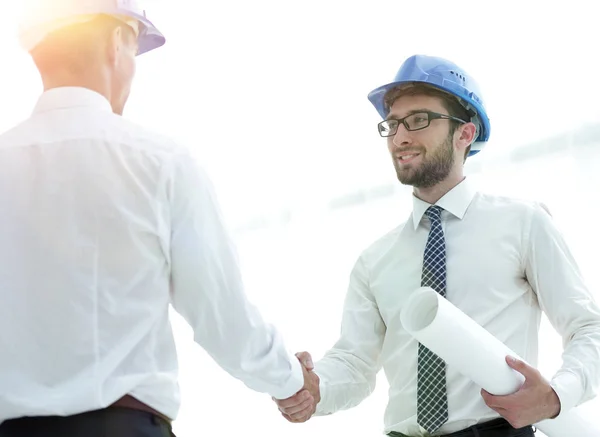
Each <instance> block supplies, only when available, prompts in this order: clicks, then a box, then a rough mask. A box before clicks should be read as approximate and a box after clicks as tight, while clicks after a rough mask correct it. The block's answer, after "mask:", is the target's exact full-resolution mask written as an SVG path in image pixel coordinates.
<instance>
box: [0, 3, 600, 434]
mask: <svg viewBox="0 0 600 437" xmlns="http://www.w3.org/2000/svg"><path fill="white" fill-rule="evenodd" d="M490 3H491V2H484V1H455V2H449V1H442V0H431V1H423V0H421V1H412V2H406V1H400V0H395V1H391V0H390V1H385V0H370V1H342V0H306V1H303V2H287V1H275V0H258V1H247V0H245V1H244V0H235V1H232V0H229V1H226V0H220V1H210V2H201V1H193V0H185V1H184V0H168V1H166V0H164V1H161V0H154V1H148V16H149V18H150V19H152V20H153V21H154V22H155V24H156V25H157V26H158V27H159V28H160V29H161V30H162V31H163V32H164V33H165V34H166V36H167V39H168V43H167V45H166V46H165V47H163V48H161V49H160V50H157V51H155V52H152V53H149V54H146V55H143V56H142V57H140V58H139V64H138V77H137V78H136V83H135V87H134V90H133V93H132V96H131V100H130V104H129V106H128V108H127V112H126V116H128V117H130V118H132V119H135V120H136V121H139V122H142V123H144V124H146V125H148V126H151V127H153V128H154V129H156V130H158V131H161V132H163V133H166V134H169V135H171V136H173V137H175V138H177V139H179V140H180V141H182V142H183V143H185V144H187V145H188V147H190V148H191V149H192V150H193V151H194V153H195V155H196V157H197V158H198V159H199V160H200V161H201V162H202V163H203V165H204V166H205V167H206V168H207V170H208V171H209V173H210V174H211V176H212V177H213V179H214V182H215V185H216V188H217V190H218V194H219V197H220V199H221V202H222V207H223V210H224V212H225V215H226V217H227V220H228V221H229V224H230V225H231V227H232V229H233V230H234V232H235V237H236V240H237V242H238V244H239V251H240V256H241V262H242V267H243V270H244V275H245V278H246V283H247V291H248V294H249V295H250V297H251V299H252V300H253V301H254V302H255V303H256V304H258V306H259V307H260V308H261V310H262V311H263V313H264V315H265V317H266V318H267V319H269V320H270V321H272V322H273V323H275V324H276V325H277V326H278V327H279V328H280V329H281V330H282V331H283V333H284V336H285V337H286V339H287V341H288V344H289V347H290V349H291V350H293V351H296V350H303V349H306V350H309V351H311V352H312V353H313V355H314V356H315V357H316V358H318V357H320V356H321V355H322V354H323V353H324V352H325V351H326V350H327V348H329V347H330V346H331V345H332V344H333V342H334V341H335V340H336V338H337V334H338V331H339V321H340V316H341V305H342V301H343V298H344V294H345V291H346V285H347V279H348V274H349V272H350V268H351V266H352V264H353V263H354V261H355V259H356V257H357V256H358V255H359V253H360V251H361V250H362V249H364V248H365V247H366V246H367V245H368V244H369V243H370V242H371V241H373V240H374V239H375V238H377V237H379V236H380V235H382V234H383V233H385V232H386V231H388V230H389V229H391V228H392V227H395V226H396V225H397V224H399V223H400V222H401V221H403V220H405V219H406V217H407V216H408V214H409V211H410V191H409V190H407V189H406V188H405V187H401V186H399V184H398V183H396V182H395V179H394V172H393V168H392V165H391V162H390V161H389V158H388V155H387V151H386V148H385V143H384V141H383V140H382V139H381V138H379V137H378V135H377V132H376V128H375V124H376V123H377V121H378V118H377V113H376V112H375V110H374V109H373V108H372V106H371V105H370V104H369V102H368V101H367V98H366V95H367V93H368V92H369V91H370V90H371V89H373V88H375V87H377V86H379V85H381V84H383V83H386V82H389V81H391V80H392V78H393V76H394V74H395V73H396V70H397V69H398V67H399V66H400V64H401V62H402V61H403V59H405V58H406V57H408V56H410V55H412V54H415V53H423V54H430V55H437V56H442V57H446V58H449V59H452V60H454V61H455V62H456V63H458V64H459V65H461V66H463V68H465V69H466V70H467V71H469V72H470V73H471V74H472V75H473V76H475V77H476V78H477V79H478V80H479V82H480V84H481V86H482V88H483V91H484V98H485V101H486V104H487V106H488V108H489V112H490V115H491V119H492V137H491V141H490V143H489V145H488V148H487V149H486V150H484V151H483V152H482V153H480V154H479V155H478V156H477V157H475V158H473V159H471V160H469V162H468V164H467V172H468V173H469V174H471V175H472V176H471V177H474V178H477V179H478V180H479V181H480V183H481V187H482V189H484V190H487V191H491V192H494V193H499V194H506V195H512V196H518V197H526V198H533V199H538V200H543V201H544V202H546V203H547V204H548V206H549V207H550V209H551V211H552V212H553V214H554V216H555V218H556V220H557V222H558V224H559V225H560V226H561V228H562V229H563V230H564V232H565V235H566V237H567V239H568V240H569V242H570V243H571V247H572V249H573V251H574V252H575V254H576V256H577V259H578V260H579V262H580V266H581V268H582V270H583V273H584V275H585V276H586V278H587V279H588V282H589V285H590V287H591V288H592V289H593V290H594V292H595V293H596V294H597V293H598V290H600V277H599V276H598V274H597V263H598V261H599V260H600V257H599V256H598V255H597V254H596V252H595V248H596V247H597V246H598V245H600V231H598V230H597V229H595V228H594V225H595V223H596V222H597V221H598V220H597V219H596V215H595V214H597V213H598V212H599V208H598V206H597V201H598V197H599V194H598V191H599V190H598V188H600V178H599V176H598V173H597V171H596V170H595V169H596V168H599V164H600V139H599V140H598V141H597V144H595V145H589V144H588V145H585V146H584V145H580V144H578V143H577V139H576V137H574V136H572V135H569V134H568V133H569V132H572V131H577V130H580V131H581V129H585V126H586V125H587V124H591V123H599V122H600V109H599V107H598V102H599V101H600V85H599V83H598V81H599V80H600V79H599V77H600V76H599V75H598V72H599V71H600V62H599V61H598V59H599V58H598V54H597V45H598V41H600V30H599V29H600V26H598V19H597V14H596V13H594V12H592V11H593V10H594V9H595V7H594V5H593V3H592V2H587V1H577V0H575V1H573V0H572V1H568V2H567V1H561V2H556V3H553V4H550V2H547V1H537V0H521V1H519V2H516V1H504V2H494V3H493V5H491V4H490ZM0 5H1V6H0V56H1V59H2V62H1V64H0V130H4V129H6V128H8V127H10V126H11V125H13V124H14V123H16V122H18V121H20V120H21V119H23V118H25V117H27V115H28V114H29V111H30V110H31V108H32V107H33V105H34V104H35V100H36V98H37V96H38V95H39V92H40V91H41V84H40V81H39V78H38V77H37V73H36V72H35V69H34V67H33V65H32V63H31V62H30V60H29V59H28V57H27V56H26V55H25V54H24V53H22V52H21V51H20V50H19V48H18V46H17V44H16V40H15V38H14V32H15V19H16V15H15V6H14V5H15V3H14V2H9V1H8V0H2V2H1V3H0ZM330 126H331V127H330ZM561 133H567V135H566V136H565V137H564V138H565V142H567V143H569V147H568V148H565V149H562V150H561V151H559V152H556V153H553V154H546V155H540V156H534V157H533V159H529V160H520V159H513V160H511V158H510V153H511V152H515V151H518V150H519V149H520V148H525V147H530V145H531V144H532V143H535V142H540V141H543V140H546V139H548V140H550V139H551V138H552V137H554V136H556V135H558V134H561ZM559 142H560V141H559ZM536 150H537V149H536ZM386 190H387V191H386ZM382 193H383V194H385V193H388V194H389V195H388V196H383V194H382ZM361 195H362V196H364V199H365V202H363V203H358V204H356V205H354V206H349V207H346V208H331V207H330V205H331V203H332V201H334V200H335V199H338V200H339V199H340V198H341V199H348V198H349V197H353V196H354V197H356V196H361ZM334 203H335V202H334ZM173 324H174V329H175V332H176V336H177V342H178V348H179V352H180V363H181V386H182V392H183V405H182V408H181V413H180V416H179V418H178V420H177V421H176V423H175V432H176V433H177V434H178V436H179V437H193V436H208V435H210V436H217V435H219V436H232V435H238V434H240V435H241V434H242V433H244V434H245V433H252V434H260V435H262V436H265V437H269V436H283V435H285V436H290V437H293V436H300V435H316V436H325V435H348V436H359V435H360V436H375V435H379V434H380V433H381V429H382V416H383V409H384V405H385V402H386V397H387V395H386V390H387V383H386V381H385V379H384V378H383V375H381V377H380V379H379V383H378V388H377V389H376V391H375V393H374V394H373V395H372V396H371V397H370V398H369V399H367V400H366V401H365V402H364V403H363V404H361V405H360V406H359V407H357V408H355V409H353V410H351V411H348V412H341V413H338V414H336V415H334V416H331V417H325V418H315V419H313V420H311V421H309V422H308V423H306V424H303V425H291V424H288V423H287V422H285V421H284V420H283V419H282V418H281V417H279V416H278V413H277V411H276V409H275V408H274V406H273V404H272V402H271V400H270V399H269V397H268V396H265V395H261V394H257V393H254V392H251V391H250V390H248V389H247V388H245V386H243V385H242V384H241V383H240V382H238V381H236V380H234V379H232V378H231V377H230V376H228V375H227V374H225V372H223V371H222V370H221V369H220V368H218V367H217V366H216V365H215V364H214V363H213V362H212V361H211V359H210V358H209V357H208V356H207V355H206V354H205V353H204V352H203V351H202V350H201V349H200V347H198V346H196V345H195V344H194V343H193V340H192V337H191V332H190V331H189V329H188V328H187V326H186V325H185V324H184V323H182V321H181V319H180V318H179V317H178V316H177V315H176V314H173ZM560 351H561V344H560V339H559V338H557V336H556V334H555V333H554V331H553V329H552V328H551V327H550V326H548V325H547V324H546V323H545V324H544V325H543V328H542V332H541V351H540V369H541V370H542V371H543V372H544V373H545V374H546V375H547V376H551V375H552V372H553V371H554V370H555V369H556V368H557V367H558V366H559V365H560ZM598 406H600V403H599V402H596V401H594V402H592V403H590V404H588V405H586V406H585V408H586V409H589V411H592V410H593V409H597V408H598ZM539 434H540V433H538V435H539Z"/></svg>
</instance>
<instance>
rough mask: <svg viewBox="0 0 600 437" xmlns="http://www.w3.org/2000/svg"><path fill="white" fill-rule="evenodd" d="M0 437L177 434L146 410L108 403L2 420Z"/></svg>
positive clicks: (151, 436) (163, 436) (160, 436)
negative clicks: (100, 407)
mask: <svg viewBox="0 0 600 437" xmlns="http://www.w3.org/2000/svg"><path fill="white" fill-rule="evenodd" d="M0 437H174V434H173V432H172V431H171V425H170V424H169V423H168V422H167V421H166V420H164V419H161V418H160V417H158V416H155V415H153V414H151V413H147V412H145V411H138V410H132V409H130V408H119V407H109V408H106V409H104V410H97V411H90V412H87V413H82V414H76V415H74V416H67V417H58V416H48V417H22V418H19V419H12V420H7V421H5V422H3V423H2V424H0Z"/></svg>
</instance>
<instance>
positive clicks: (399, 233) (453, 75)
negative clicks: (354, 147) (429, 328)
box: [276, 55, 600, 437]
mask: <svg viewBox="0 0 600 437" xmlns="http://www.w3.org/2000/svg"><path fill="white" fill-rule="evenodd" d="M369 100H370V101H371V103H372V104H373V105H374V106H375V108H376V110H377V112H378V113H379V115H380V116H381V117H382V119H383V120H382V121H381V122H380V123H378V132H379V134H380V135H381V136H382V137H384V138H386V140H387V146H388V150H389V152H390V155H391V158H392V161H393V163H394V167H395V170H396V174H397V177H398V179H399V181H400V182H401V183H403V184H407V185H410V186H412V187H413V188H414V190H413V197H412V202H413V210H412V212H411V215H410V217H408V218H407V221H405V222H404V223H402V224H400V225H399V226H398V227H397V228H395V229H393V230H392V231H390V232H388V233H387V234H385V235H384V236H383V237H381V238H380V239H379V240H377V241H376V242H375V243H373V244H372V245H371V246H370V247H369V248H367V249H366V250H365V251H363V253H362V254H361V255H360V257H359V258H358V260H357V261H356V264H355V265H354V268H353V270H352V274H351V276H350V284H349V288H348V293H347V296H346V300H345V304H344V312H343V319H342V328H341V337H340V339H339V341H338V342H337V343H336V344H335V345H334V346H333V348H331V349H330V350H329V351H328V352H327V353H326V354H325V356H324V357H323V358H322V359H321V360H319V361H318V362H316V363H315V364H314V366H313V365H309V369H308V370H313V368H314V372H310V374H309V376H310V382H309V384H308V385H307V388H308V390H309V391H310V392H311V393H312V394H313V397H314V398H315V399H316V400H317V401H318V403H317V406H316V407H315V408H314V409H312V410H310V411H308V412H307V411H306V409H304V408H302V406H301V399H299V398H300V397H299V396H294V397H292V398H289V399H286V400H283V401H281V400H279V401H276V402H277V404H278V406H279V409H280V410H281V411H282V412H283V414H284V416H286V418H287V419H288V420H290V421H292V422H303V421H306V420H308V419H309V418H310V417H311V415H312V414H316V415H327V414H332V413H334V412H336V411H339V410H343V409H348V408H351V407H354V406H356V405H358V404H359V403H360V402H361V401H362V400H363V399H365V398H366V397H367V396H369V395H370V394H371V392H372V391H373V389H374V387H375V381H376V375H377V373H378V372H379V370H380V369H381V367H383V369H384V371H385V373H386V376H387V379H388V381H389V384H390V389H389V402H388V407H387V409H386V412H385V417H384V422H385V429H384V432H385V433H386V434H388V435H390V436H411V437H412V436H430V435H434V436H453V437H469V436H473V437H474V436H479V437H511V436H514V437H516V436H532V435H533V433H534V431H533V429H532V427H531V425H532V424H534V423H537V422H539V421H541V420H544V419H549V418H555V417H557V416H558V415H560V414H562V413H564V412H567V411H569V410H570V409H572V408H573V407H574V406H576V405H578V404H580V403H582V402H584V401H586V400H588V399H591V398H593V397H594V396H595V395H596V393H597V390H598V383H599V382H600V309H599V307H598V305H597V303H596V302H595V301H594V299H593V296H592V294H591V293H590V292H589V291H588V289H587V288H586V286H585V284H584V282H583V280H582V278H581V275H580V273H579V270H578V268H577V264H576V262H575V260H574V259H573V257H572V255H571V253H570V251H569V248H568V247H567V245H566V244H565V241H564V239H563V237H562V235H561V234H560V232H559V231H558V230H557V229H556V227H555V224H554V223H553V221H552V218H551V216H550V214H549V213H548V212H547V210H546V208H545V207H544V206H543V205H542V204H540V203H537V202H527V201H520V200H514V199H510V198H506V197H499V196H491V195H487V194H483V193H480V192H478V191H477V189H476V187H475V186H474V184H473V182H472V181H470V180H469V178H466V177H465V176H464V172H463V166H464V162H465V160H466V159H467V157H468V156H472V155H474V154H476V153H479V152H480V151H481V150H482V148H483V147H484V145H485V144H486V141H487V140H488V139H489V137H490V120H489V117H488V114H487V111H486V108H485V105H484V101H483V98H482V94H481V91H480V90H479V88H478V86H477V84H476V83H475V81H474V80H473V78H472V77H471V76H470V75H469V74H468V73H466V72H465V71H464V70H463V69H461V68H460V67H459V66H457V65H456V64H454V63H452V62H450V61H447V60H445V59H441V58H437V57H430V56H422V55H417V56H412V57H410V58H408V59H407V60H406V61H405V62H404V63H403V64H402V66H401V68H400V70H399V71H398V74H397V75H396V78H395V79H394V81H393V82H392V83H389V84H387V85H384V86H381V87H379V88H377V89H375V90H374V91H372V92H371V93H370V94H369ZM420 287H431V288H433V289H434V290H436V291H437V292H438V293H440V294H441V295H442V296H444V297H445V298H447V299H448V300H449V301H450V302H451V303H453V304H454V305H456V306H457V307H458V308H459V309H461V310H462V311H463V312H464V313H466V314H467V315H468V316H469V317H471V318H473V319H474V320H475V321H476V322H477V323H478V324H480V325H481V326H483V327H484V328H485V329H487V330H488V331H489V332H490V333H492V334H493V335H494V336H495V337H497V338H498V339H499V340H501V341H502V342H503V343H505V344H506V345H507V346H508V347H509V348H510V349H511V350H513V351H515V353H516V354H518V356H520V357H523V359H524V360H525V361H526V362H527V363H530V364H531V366H530V365H529V364H527V363H526V362H524V361H521V360H519V359H514V357H507V358H506V360H507V364H508V365H509V366H510V367H512V368H513V369H515V371H517V372H520V373H521V374H523V375H524V377H525V383H524V385H523V386H522V387H521V389H519V390H518V391H517V392H516V393H514V394H511V395H508V396H492V395H491V394H489V393H487V392H485V391H483V390H481V389H480V388H479V387H478V386H477V385H476V384H475V383H474V382H472V381H471V380H469V379H468V378H467V377H465V376H463V375H462V374H461V372H460V370H461V369H457V368H452V367H450V366H446V364H445V363H444V361H443V360H442V359H441V358H440V357H438V356H436V355H435V354H434V353H433V352H431V351H430V350H428V349H427V348H426V347H425V346H424V345H422V344H419V343H418V341H417V340H415V339H414V338H413V337H412V336H411V335H410V334H409V333H408V332H407V331H406V330H405V329H404V328H403V327H402V325H401V322H400V312H401V310H402V308H403V303H404V302H406V300H407V298H408V297H409V296H410V294H411V293H413V292H414V291H415V290H417V289H418V288H420ZM542 310H543V311H544V313H545V314H546V315H547V316H548V318H549V320H550V322H551V323H552V325H553V326H554V328H555V329H556V330H557V331H558V332H559V333H560V334H561V335H562V337H563V341H564V347H565V350H564V354H563V365H562V367H561V368H560V369H559V370H558V371H557V372H556V374H555V375H554V377H553V378H552V379H551V380H550V381H547V380H546V379H544V378H543V377H542V375H541V374H540V373H539V372H538V371H537V370H536V369H535V368H534V367H532V366H536V364H537V349H538V331H539V324H540V318H541V314H542ZM447 341H452V339H451V338H449V339H447ZM477 353H485V351H476V350H474V351H473V354H477ZM298 356H300V357H301V358H302V362H303V363H307V362H311V357H310V354H308V353H307V352H302V353H300V354H298Z"/></svg>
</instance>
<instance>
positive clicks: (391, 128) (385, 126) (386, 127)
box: [377, 120, 398, 137]
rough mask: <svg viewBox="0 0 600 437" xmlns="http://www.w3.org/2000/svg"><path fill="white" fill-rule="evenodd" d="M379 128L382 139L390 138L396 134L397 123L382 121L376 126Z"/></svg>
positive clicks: (394, 121)
mask: <svg viewBox="0 0 600 437" xmlns="http://www.w3.org/2000/svg"><path fill="white" fill-rule="evenodd" d="M377 127H378V128H379V135H381V136H382V137H391V136H392V135H394V134H395V133H396V129H397V128H398V121H396V120H384V121H382V122H381V123H379V124H378V125H377Z"/></svg>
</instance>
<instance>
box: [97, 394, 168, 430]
mask: <svg viewBox="0 0 600 437" xmlns="http://www.w3.org/2000/svg"><path fill="white" fill-rule="evenodd" d="M113 407H117V408H129V409H131V410H138V411H145V412H146V413H150V414H153V415H154V416H158V417H160V418H161V419H163V420H164V421H166V422H167V423H168V424H169V425H170V424H171V419H169V418H168V417H167V416H165V415H164V414H162V413H159V412H158V411H156V410H155V409H154V408H152V407H149V406H148V405H146V404H144V403H143V402H141V401H138V400H137V399H136V398H134V397H133V396H130V395H125V396H123V397H122V398H121V399H119V400H118V401H116V402H115V403H113V404H111V405H110V406H109V408H113Z"/></svg>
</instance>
